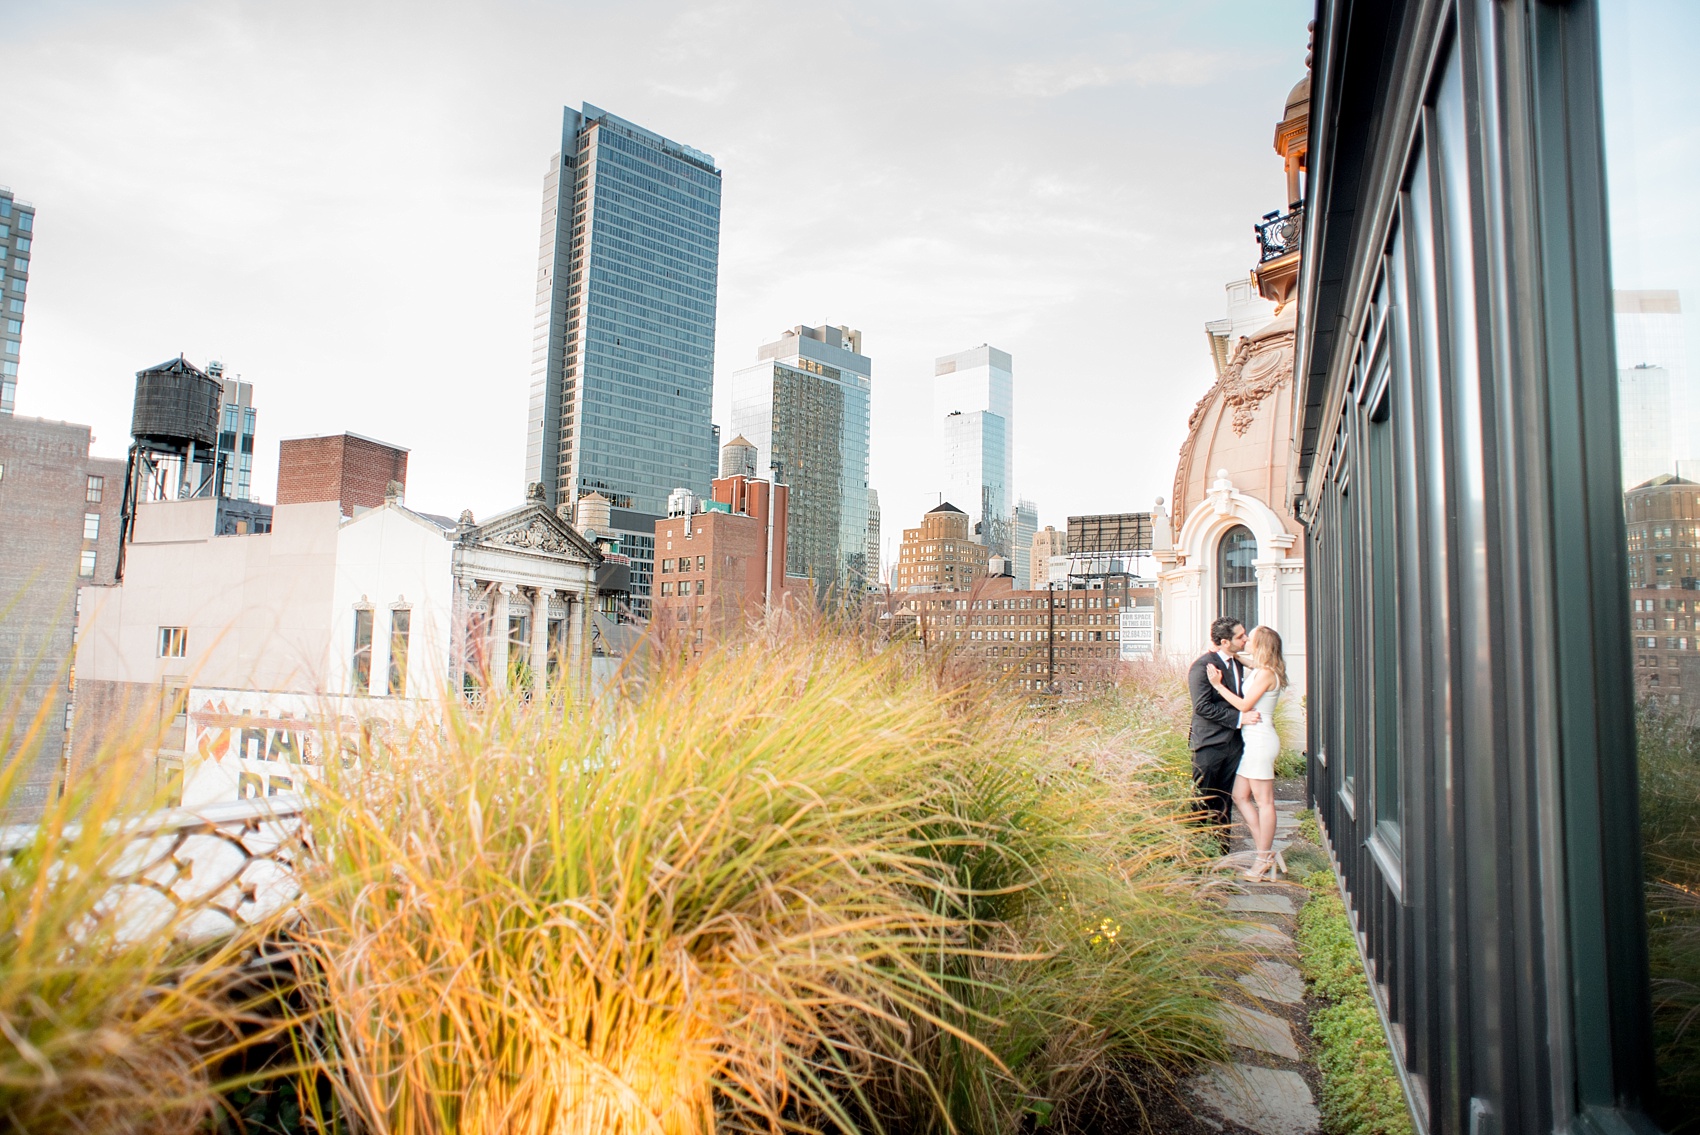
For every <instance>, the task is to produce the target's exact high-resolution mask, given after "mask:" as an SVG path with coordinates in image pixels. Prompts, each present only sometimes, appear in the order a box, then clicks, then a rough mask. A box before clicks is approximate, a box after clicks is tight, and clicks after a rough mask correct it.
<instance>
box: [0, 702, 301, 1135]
mask: <svg viewBox="0 0 1700 1135" xmlns="http://www.w3.org/2000/svg"><path fill="white" fill-rule="evenodd" d="M41 712H42V713H45V712H47V710H46V709H45V708H44V709H43V710H42V711H41ZM41 725H42V722H41V720H40V719H39V714H38V715H37V716H36V717H33V718H30V719H19V718H18V717H16V716H8V718H7V719H6V720H5V721H4V722H0V751H6V752H9V753H10V754H11V755H10V757H9V758H8V759H7V760H6V762H5V765H4V767H3V768H0V804H3V803H5V802H8V801H10V800H12V799H13V798H14V797H15V795H16V793H17V791H18V789H19V787H20V785H21V784H23V783H24V782H25V780H26V778H28V776H29V775H30V773H31V772H32V770H33V769H34V767H35V765H36V762H37V759H38V755H39V754H38V750H39V746H40V738H41V736H42V734H43V732H44V730H43V729H42V728H41ZM144 741H145V738H144V737H142V736H141V735H140V734H126V735H122V736H119V737H117V738H115V739H114V740H113V741H112V743H110V744H108V745H106V746H104V747H103V748H102V749H101V750H100V752H99V753H98V755H97V757H96V759H95V760H94V761H92V762H90V768H91V769H92V770H93V771H92V772H91V773H90V774H88V775H84V776H79V777H76V778H74V779H72V780H71V781H70V782H69V783H63V784H61V785H60V791H57V792H55V793H53V794H51V795H50V796H49V798H48V802H47V804H46V807H45V809H44V811H43V812H42V813H41V814H40V815H38V816H36V817H34V820H35V823H34V826H33V827H13V828H10V829H6V843H5V846H4V848H0V854H3V855H4V859H3V860H0V1129H4V1130H8V1131H20V1132H55V1133H57V1132H90V1133H95V1132H98V1133H101V1135H107V1133H113V1132H117V1133H138V1135H140V1133H154V1132H158V1133H161V1135H163V1133H168V1132H171V1133H175V1132H182V1131H189V1130H194V1129H196V1128H201V1127H205V1126H207V1125H208V1124H209V1123H210V1122H211V1121H212V1120H213V1118H214V1116H215V1115H216V1114H218V1113H219V1112H220V1110H221V1108H222V1104H221V1095H220V1093H221V1091H223V1090H224V1089H226V1088H228V1087H229V1086H230V1085H229V1082H228V1080H227V1078H226V1077H225V1074H224V1072H223V1069H224V1068H226V1067H227V1066H228V1065H229V1064H230V1063H232V1062H233V1061H235V1060H237V1059H238V1058H239V1056H240V1054H241V1053H242V1052H243V1051H244V1050H245V1049H247V1048H248V1047H249V1046H250V1045H252V1044H254V1043H256V1042H263V1041H264V1040H265V1038H266V1037H267V1036H269V1035H272V1034H275V1032H276V1030H278V1029H279V1028H280V1027H281V1022H280V1019H279V1018H278V1017H277V1016H276V1014H274V1013H272V1012H271V1011H270V994H269V993H267V992H265V991H261V990H258V989H257V988H256V986H255V985H254V984H253V982H252V974H251V972H250V971H249V970H248V969H247V968H246V964H245V963H246V962H247V960H248V959H249V957H250V955H251V954H252V952H253V948H254V946H255V944H256V943H257V942H258V941H259V939H260V937H261V936H262V935H263V933H264V932H265V928H251V929H246V930H243V931H240V932H238V934H236V935H235V936H234V937H232V938H229V939H227V940H225V941H223V942H220V943H216V944H214V945H211V946H199V947H197V946H191V945H188V944H186V942H185V940H184V939H185V935H184V933H183V931H184V930H185V928H186V927H187V926H188V925H189V923H190V922H191V921H192V920H194V918H195V917H196V915H197V914H199V913H200V912H201V910H202V904H201V903H199V902H194V901H191V902H186V903H182V904H180V905H176V906H172V905H170V904H166V903H164V902H163V900H160V901H158V902H155V903H152V904H145V903H138V902H136V901H133V900H134V899H135V898H137V893H138V892H140V891H141V890H142V889H143V888H139V887H138V888H132V889H131V892H130V893H128V894H122V893H116V892H115V891H114V881H115V877H118V876H122V875H126V874H128V873H129V871H128V868H127V867H126V866H125V857H126V855H127V854H128V853H129V851H130V850H131V841H130V839H129V837H128V835H127V833H128V832H129V831H130V830H131V828H132V827H133V826H134V824H135V822H136V821H137V820H138V818H139V817H140V816H142V815H143V814H145V813H147V812H148V811H150V810H151V809H152V808H153V806H154V805H155V804H156V803H157V801H155V800H154V799H152V797H151V796H150V795H149V793H148V792H147V791H146V790H145V789H140V788H138V785H146V784H151V783H152V775H151V769H146V768H144V767H143V762H142V758H141V754H142V753H143V752H144V749H145V745H144ZM143 897H145V896H143Z"/></svg>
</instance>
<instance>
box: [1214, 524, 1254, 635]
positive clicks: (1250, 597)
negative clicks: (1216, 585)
mask: <svg viewBox="0 0 1700 1135" xmlns="http://www.w3.org/2000/svg"><path fill="white" fill-rule="evenodd" d="M1219 547H1220V550H1219V551H1218V552H1217V554H1216V575H1217V578H1218V579H1219V580H1220V582H1221V587H1220V590H1219V591H1218V593H1217V595H1218V597H1217V603H1216V607H1217V611H1218V613H1220V614H1222V615H1227V616H1230V617H1232V618H1235V619H1238V620H1239V621H1240V622H1242V623H1244V624H1245V628H1246V630H1248V631H1249V630H1250V629H1251V628H1253V627H1255V626H1256V625H1257V569H1256V568H1255V567H1253V566H1252V561H1253V560H1255V559H1257V537H1256V536H1253V535H1252V534H1251V529H1249V528H1247V527H1246V526H1245V525H1243V524H1239V525H1235V526H1234V527H1233V528H1230V529H1228V531H1227V532H1225V533H1223V534H1222V543H1221V545H1220V546H1219Z"/></svg>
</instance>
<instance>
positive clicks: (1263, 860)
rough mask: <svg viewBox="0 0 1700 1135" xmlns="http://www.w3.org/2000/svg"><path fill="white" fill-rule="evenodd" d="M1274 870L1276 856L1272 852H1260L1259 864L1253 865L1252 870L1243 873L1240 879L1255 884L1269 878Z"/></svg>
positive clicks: (1258, 854)
mask: <svg viewBox="0 0 1700 1135" xmlns="http://www.w3.org/2000/svg"><path fill="white" fill-rule="evenodd" d="M1274 868H1275V858H1274V855H1273V854H1272V853H1271V852H1267V851H1260V852H1258V853H1257V862H1255V863H1253V864H1252V867H1251V870H1249V871H1244V872H1241V873H1240V878H1242V879H1245V880H1246V881H1247V882H1251V883H1255V882H1258V881H1259V880H1262V879H1264V878H1265V877H1267V876H1268V875H1269V873H1270V872H1271V871H1273V870H1274Z"/></svg>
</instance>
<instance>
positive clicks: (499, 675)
mask: <svg viewBox="0 0 1700 1135" xmlns="http://www.w3.org/2000/svg"><path fill="white" fill-rule="evenodd" d="M518 590H519V588H518V587H515V586H514V585H513V584H511V583H504V584H502V585H501V586H500V587H498V588H497V589H496V599H495V602H494V603H492V604H491V605H490V606H491V613H490V623H491V626H490V634H491V642H490V646H491V650H490V670H491V671H492V673H491V674H490V684H491V685H492V686H494V687H495V688H496V689H498V690H505V689H507V688H508V600H509V598H510V597H511V596H512V595H513V594H514V593H515V592H516V591H518Z"/></svg>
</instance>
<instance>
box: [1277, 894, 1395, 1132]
mask: <svg viewBox="0 0 1700 1135" xmlns="http://www.w3.org/2000/svg"><path fill="white" fill-rule="evenodd" d="M1305 886H1307V887H1308V888H1310V890H1311V892H1312V893H1311V898H1310V901H1309V902H1307V903H1306V904H1305V906H1304V908H1303V909H1302V910H1301V911H1300V912H1299V918H1298V935H1297V941H1298V947H1299V965H1300V969H1301V970H1302V972H1303V973H1304V976H1305V980H1306V982H1307V983H1308V984H1309V986H1310V991H1311V993H1312V994H1313V995H1314V996H1315V997H1316V998H1317V1000H1318V1001H1320V1002H1321V1005H1320V1007H1318V1008H1317V1009H1316V1010H1315V1011H1314V1012H1313V1013H1312V1015H1311V1036H1312V1037H1313V1038H1315V1040H1316V1062H1317V1066H1318V1068H1319V1069H1320V1071H1321V1073H1322V1092H1321V1099H1320V1100H1319V1104H1320V1111H1321V1112H1322V1130H1323V1132H1324V1135H1409V1132H1410V1131H1411V1118H1410V1112H1409V1111H1408V1110H1407V1109H1406V1106H1405V1097H1404V1094H1403V1093H1402V1092H1401V1091H1400V1089H1399V1079H1398V1076H1397V1075H1396V1074H1395V1073H1394V1071H1393V1059H1392V1056H1391V1055H1390V1054H1389V1052H1388V1049H1387V1037H1386V1034H1385V1033H1384V1032H1383V1031H1382V1027H1381V1018H1380V1016H1379V1015H1377V1013H1376V1011H1375V1004H1374V1002H1373V1001H1372V1000H1371V999H1370V995H1369V987H1368V985H1367V983H1366V982H1365V979H1364V970H1363V964H1362V962H1361V961H1360V959H1359V957H1358V949H1357V943H1356V942H1355V941H1354V940H1353V937H1352V927H1351V923H1350V922H1349V921H1348V920H1347V918H1346V908H1345V904H1344V903H1342V902H1341V901H1340V895H1339V893H1338V892H1337V891H1336V890H1335V883H1334V875H1333V873H1332V872H1331V871H1326V870H1324V871H1317V872H1315V873H1314V874H1312V875H1310V876H1308V877H1307V878H1306V879H1305Z"/></svg>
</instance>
